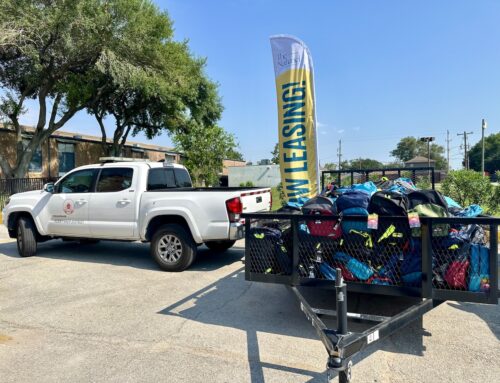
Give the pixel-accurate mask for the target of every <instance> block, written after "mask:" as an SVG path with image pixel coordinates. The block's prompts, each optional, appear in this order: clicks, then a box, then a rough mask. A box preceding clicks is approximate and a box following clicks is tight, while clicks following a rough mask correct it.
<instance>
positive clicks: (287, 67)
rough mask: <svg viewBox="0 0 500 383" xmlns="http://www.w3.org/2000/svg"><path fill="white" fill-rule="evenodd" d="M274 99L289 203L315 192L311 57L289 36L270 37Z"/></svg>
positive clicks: (316, 166) (283, 177) (282, 180)
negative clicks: (276, 100) (275, 95)
mask: <svg viewBox="0 0 500 383" xmlns="http://www.w3.org/2000/svg"><path fill="white" fill-rule="evenodd" d="M271 48H272V53H273V61H274V73H275V76H276V93H277V96H278V123H279V133H278V134H279V155H280V170H281V182H282V184H283V190H284V192H285V195H286V198H287V200H288V201H289V202H297V200H298V198H299V197H308V198H310V197H314V196H315V195H317V194H318V193H319V169H318V153H317V141H316V106H315V100H314V76H313V64H312V59H311V54H310V53H309V49H307V46H306V45H305V44H304V43H303V42H302V41H300V40H299V39H297V38H295V37H293V36H287V35H278V36H271Z"/></svg>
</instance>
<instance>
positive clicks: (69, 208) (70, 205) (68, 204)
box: [63, 199, 75, 215]
mask: <svg viewBox="0 0 500 383" xmlns="http://www.w3.org/2000/svg"><path fill="white" fill-rule="evenodd" d="M63 210H64V212H65V213H66V214H68V215H70V214H73V212H74V211H75V204H74V202H73V201H72V200H70V199H67V200H65V201H64V202H63Z"/></svg>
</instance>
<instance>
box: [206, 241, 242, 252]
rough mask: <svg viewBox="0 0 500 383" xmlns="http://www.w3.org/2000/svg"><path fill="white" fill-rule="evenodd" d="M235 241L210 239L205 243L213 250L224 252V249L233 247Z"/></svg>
mask: <svg viewBox="0 0 500 383" xmlns="http://www.w3.org/2000/svg"><path fill="white" fill-rule="evenodd" d="M235 243H236V241H208V242H205V245H206V246H207V247H208V248H209V249H210V250H212V251H216V252H218V253H222V252H223V251H226V250H227V249H229V248H231V247H233V245H234V244H235Z"/></svg>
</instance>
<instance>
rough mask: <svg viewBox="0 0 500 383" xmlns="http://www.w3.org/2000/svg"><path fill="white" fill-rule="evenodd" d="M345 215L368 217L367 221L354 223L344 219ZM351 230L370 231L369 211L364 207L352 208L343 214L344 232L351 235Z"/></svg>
mask: <svg viewBox="0 0 500 383" xmlns="http://www.w3.org/2000/svg"><path fill="white" fill-rule="evenodd" d="M345 215H347V216H349V215H355V216H363V217H366V219H364V220H362V221H354V220H350V219H349V218H346V217H344V216H345ZM351 230H357V231H368V210H366V209H363V208H362V207H351V208H348V209H345V210H344V211H343V212H342V232H343V233H346V234H350V232H351Z"/></svg>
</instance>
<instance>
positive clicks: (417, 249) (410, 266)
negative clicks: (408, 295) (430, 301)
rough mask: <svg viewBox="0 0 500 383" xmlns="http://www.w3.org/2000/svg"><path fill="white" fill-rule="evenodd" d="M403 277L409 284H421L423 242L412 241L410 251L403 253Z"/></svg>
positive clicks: (405, 282)
mask: <svg viewBox="0 0 500 383" xmlns="http://www.w3.org/2000/svg"><path fill="white" fill-rule="evenodd" d="M401 279H402V281H403V283H404V284H405V285H407V286H419V285H420V284H421V283H422V243H421V242H420V240H417V239H414V240H412V241H411V246H410V251H409V252H405V253H404V255H403V262H401Z"/></svg>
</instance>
